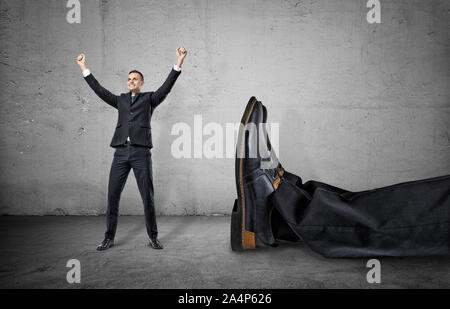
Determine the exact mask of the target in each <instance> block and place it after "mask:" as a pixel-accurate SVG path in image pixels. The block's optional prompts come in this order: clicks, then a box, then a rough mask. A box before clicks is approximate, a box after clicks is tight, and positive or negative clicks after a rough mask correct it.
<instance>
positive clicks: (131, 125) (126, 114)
mask: <svg viewBox="0 0 450 309" xmlns="http://www.w3.org/2000/svg"><path fill="white" fill-rule="evenodd" d="M186 55H187V52H186V49H185V48H184V47H179V48H178V49H177V58H178V61H177V64H176V65H174V67H173V69H172V70H171V71H170V73H169V76H168V77H167V79H166V81H165V82H164V83H163V84H162V86H161V87H159V89H158V90H156V91H151V92H141V87H142V86H143V85H144V76H143V74H142V73H140V72H139V71H136V70H133V71H131V72H130V73H129V74H128V79H127V88H128V90H129V92H127V93H122V94H121V95H114V94H112V93H111V92H109V91H108V90H107V89H105V88H103V87H102V86H101V85H100V83H99V82H98V81H97V80H96V79H95V77H94V76H93V75H92V74H91V72H90V70H89V69H88V68H87V66H86V56H85V55H84V54H81V55H79V56H78V58H77V62H78V65H79V66H80V68H81V71H82V72H83V76H84V79H85V80H86V82H87V83H88V84H89V86H90V87H91V88H92V90H94V92H95V93H96V94H97V95H98V96H99V97H100V98H101V99H102V100H103V101H105V102H106V103H107V104H109V105H111V106H112V107H114V108H115V109H117V111H118V121H117V126H116V130H115V132H114V136H113V138H112V141H111V145H110V146H111V147H113V148H116V151H115V153H114V159H113V162H112V165H111V170H110V174H109V183H108V208H107V214H106V227H107V228H106V233H105V238H104V240H103V241H102V242H101V244H100V245H98V247H97V250H106V249H109V248H110V247H112V246H113V245H114V237H115V234H116V228H117V217H118V214H119V200H120V195H121V193H122V190H123V188H124V186H125V182H126V180H127V178H128V174H129V172H130V169H131V168H133V173H134V175H135V177H136V181H137V185H138V188H139V192H140V194H141V197H142V201H143V203H144V214H145V224H146V228H147V234H148V236H149V237H150V246H151V247H152V248H154V249H162V248H163V246H162V245H161V243H160V242H159V240H158V229H157V226H156V216H155V205H154V199H153V175H152V158H151V148H152V147H153V144H152V133H151V126H150V120H151V116H152V114H153V111H154V109H155V108H156V107H157V106H158V105H159V104H161V103H162V101H164V99H165V98H166V96H167V95H168V94H169V92H170V90H171V89H172V87H173V85H174V84H175V81H176V80H177V78H178V76H179V75H180V73H181V65H182V64H183V61H184V58H185V57H186Z"/></svg>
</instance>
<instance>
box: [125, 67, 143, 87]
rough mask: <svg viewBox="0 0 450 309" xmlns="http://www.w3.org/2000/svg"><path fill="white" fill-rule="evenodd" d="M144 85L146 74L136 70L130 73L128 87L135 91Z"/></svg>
mask: <svg viewBox="0 0 450 309" xmlns="http://www.w3.org/2000/svg"><path fill="white" fill-rule="evenodd" d="M142 86H144V75H143V74H142V73H141V72H139V71H136V70H133V71H131V72H130V73H128V78H127V88H128V90H130V91H133V92H140V91H141V87H142Z"/></svg>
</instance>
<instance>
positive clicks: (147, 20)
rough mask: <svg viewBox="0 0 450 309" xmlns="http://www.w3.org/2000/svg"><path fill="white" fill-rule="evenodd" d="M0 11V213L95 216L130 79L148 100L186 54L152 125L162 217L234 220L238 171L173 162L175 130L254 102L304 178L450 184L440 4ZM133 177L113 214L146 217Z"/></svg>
mask: <svg viewBox="0 0 450 309" xmlns="http://www.w3.org/2000/svg"><path fill="white" fill-rule="evenodd" d="M66 2H67V1H64V0H58V1H56V0H42V1H31V0H30V1H23V0H22V1H19V0H15V1H12V0H9V1H6V0H1V1H0V26H1V28H0V41H1V45H0V70H1V71H0V89H1V92H0V103H1V105H0V106H1V107H0V108H1V113H0V117H1V130H0V145H1V146H0V147H1V151H0V173H1V174H0V175H1V178H0V181H1V183H0V185H1V198H0V214H27V215H46V214H56V215H60V214H61V215H62V214H73V215H84V214H102V213H104V212H105V210H106V192H107V181H108V173H109V168H110V165H111V162H112V156H113V152H114V150H113V149H112V148H110V147H109V142H110V140H111V137H112V134H113V130H114V127H115V123H116V119H117V115H116V110H114V109H113V108H111V107H110V106H109V105H107V104H105V103H103V102H102V101H101V100H100V99H98V98H97V97H96V96H95V94H94V93H93V92H92V91H91V90H90V89H89V87H88V86H87V84H86V83H85V81H84V80H83V78H82V76H81V73H80V70H79V68H78V66H77V64H76V62H75V58H76V56H77V55H78V54H79V53H80V52H84V53H86V55H87V63H88V67H89V68H90V69H91V71H92V72H93V73H94V74H95V76H96V77H97V78H98V79H99V81H100V82H101V83H102V84H103V85H104V86H105V87H106V88H108V89H110V90H111V91H112V92H114V93H120V92H125V91H126V88H125V78H126V74H127V72H128V71H129V70H131V69H134V68H137V69H139V70H141V71H142V72H143V73H144V74H145V76H146V87H144V89H143V90H144V91H149V90H152V89H155V88H156V87H158V86H159V84H160V83H161V82H162V81H163V80H164V79H165V77H166V75H167V74H168V73H169V70H170V67H171V66H172V65H173V64H174V63H175V61H176V56H175V49H176V47H178V46H180V45H184V46H185V47H186V48H187V49H188V52H189V54H188V57H187V58H186V60H185V64H184V66H183V73H182V75H181V76H180V78H179V79H178V81H177V84H176V85H175V87H174V89H173V91H172V93H171V94H170V95H169V97H168V98H167V99H166V101H165V102H164V103H163V104H162V105H161V106H160V107H158V109H157V110H156V112H155V113H154V115H153V119H152V127H153V136H154V145H155V148H154V149H153V162H154V179H155V194H156V205H157V213H158V214H169V215H184V214H188V215H193V214H214V213H225V214H228V213H230V211H231V207H232V204H233V199H234V198H235V196H236V188H235V184H234V160H233V159H205V158H203V159H175V158H174V157H173V156H172V154H171V144H172V142H173V141H174V139H175V138H176V137H175V136H172V135H171V134H170V133H171V128H172V126H173V125H174V124H175V123H178V122H185V123H188V124H190V125H192V126H193V121H194V115H202V117H203V123H204V124H205V123H208V122H217V123H219V124H222V125H225V123H233V122H239V120H240V118H241V115H242V112H243V110H244V108H245V105H246V103H247V101H248V99H249V98H250V96H252V95H254V96H256V97H257V98H258V99H259V100H261V101H262V102H263V103H264V104H265V105H266V106H267V108H268V113H269V122H274V123H279V126H280V140H279V145H280V151H279V157H280V160H281V162H282V164H283V165H284V167H285V168H286V169H287V170H289V171H291V172H293V173H295V174H298V175H300V176H301V177H302V178H303V179H304V180H305V181H306V180H309V179H314V180H318V181H323V182H327V183H330V184H332V185H336V186H339V187H343V188H346V189H349V190H354V191H358V190H365V189H369V188H376V187H381V186H387V185H391V184H394V183H398V182H403V181H409V180H416V179H421V178H428V177H434V176H439V175H444V174H449V173H450V128H449V126H450V103H449V1H437V0H434V1H422V0H415V1H411V0H403V1H391V0H390V1H381V5H382V9H381V24H369V23H368V22H367V21H366V14H367V12H368V11H369V9H368V8H366V2H367V1H365V0H340V1H334V0H333V1H328V0H322V1H314V0H304V1H300V0H295V1H294V0H292V1H291V0H277V1H275V0H266V1H259V0H251V1H250V0H249V1H237V0H236V1H219V0H209V1H206V0H203V1H201V0H191V1H187V0H180V1H148V0H127V1H123V0H121V1H119V0H116V1H113V0H109V1H108V0H99V1H94V0H81V1H80V2H81V23H80V24H69V23H67V21H66V13H67V12H68V10H69V9H68V8H66ZM142 213H143V210H142V203H141V199H140V196H139V192H138V189H137V186H136V181H135V179H134V175H133V173H132V172H131V173H130V175H129V178H128V182H127V184H126V186H125V190H124V192H123V194H122V199H121V214H142Z"/></svg>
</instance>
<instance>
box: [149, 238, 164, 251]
mask: <svg viewBox="0 0 450 309" xmlns="http://www.w3.org/2000/svg"><path fill="white" fill-rule="evenodd" d="M149 245H150V247H152V248H153V249H163V246H162V245H161V243H160V242H159V240H158V238H150V243H149Z"/></svg>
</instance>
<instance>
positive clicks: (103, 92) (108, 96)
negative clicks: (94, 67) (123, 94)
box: [77, 54, 119, 108]
mask: <svg viewBox="0 0 450 309" xmlns="http://www.w3.org/2000/svg"><path fill="white" fill-rule="evenodd" d="M77 63H78V65H79V66H80V69H81V71H82V72H83V77H84V79H85V80H86V82H87V83H88V84H89V86H90V87H91V88H92V90H94V92H95V93H96V94H97V95H98V96H99V97H100V99H102V100H103V101H105V102H106V103H108V104H109V105H111V106H112V107H114V108H117V104H118V102H119V100H118V99H119V97H118V96H116V95H114V94H112V93H111V92H109V91H108V90H107V89H105V88H103V87H102V85H100V83H99V82H98V81H97V80H96V79H95V77H94V75H92V74H91V71H90V70H89V69H88V68H87V66H86V56H85V55H84V54H80V55H79V56H78V58H77Z"/></svg>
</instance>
